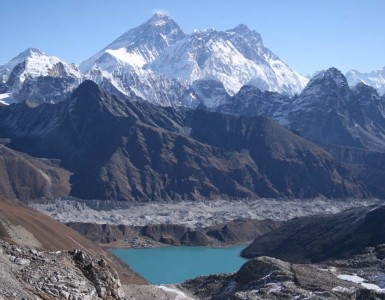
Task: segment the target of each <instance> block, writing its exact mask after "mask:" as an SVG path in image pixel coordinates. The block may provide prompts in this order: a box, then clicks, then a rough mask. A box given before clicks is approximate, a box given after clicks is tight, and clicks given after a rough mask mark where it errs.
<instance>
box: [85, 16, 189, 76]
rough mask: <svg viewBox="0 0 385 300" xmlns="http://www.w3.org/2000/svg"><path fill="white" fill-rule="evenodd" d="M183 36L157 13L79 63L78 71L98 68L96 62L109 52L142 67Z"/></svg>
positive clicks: (165, 17) (174, 24)
mask: <svg viewBox="0 0 385 300" xmlns="http://www.w3.org/2000/svg"><path fill="white" fill-rule="evenodd" d="M185 36H186V34H185V33H184V32H183V31H182V30H181V29H180V27H179V26H178V25H177V24H176V23H175V22H174V21H173V20H172V19H171V18H170V17H168V16H166V15H164V14H159V13H157V14H155V15H154V16H153V17H152V18H151V19H149V20H148V21H147V22H145V23H144V24H142V25H140V26H138V27H135V28H133V29H131V30H129V31H127V32H126V33H124V34H123V35H121V36H120V37H118V38H117V39H116V40H115V41H113V42H112V43H111V44H109V45H108V46H107V47H105V48H104V49H102V50H101V51H100V52H98V53H97V54H95V55H94V56H92V57H90V58H89V59H87V60H86V61H84V62H83V63H81V64H80V70H81V71H82V72H84V73H86V72H89V71H90V69H91V68H93V67H100V66H99V65H98V63H97V60H98V59H99V58H100V57H101V56H103V54H104V53H106V52H108V51H111V50H119V52H117V53H113V54H114V55H116V56H117V57H120V58H123V61H125V62H126V63H128V64H130V65H135V66H139V67H143V66H144V65H145V64H147V63H149V62H151V61H153V60H154V59H155V58H156V57H157V56H158V55H159V53H160V52H162V51H163V50H164V49H165V48H166V47H168V46H169V45H171V44H173V43H175V42H177V41H179V40H180V39H182V38H184V37H185ZM110 53H111V52H110ZM122 56H123V57H122Z"/></svg>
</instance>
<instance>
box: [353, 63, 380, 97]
mask: <svg viewBox="0 0 385 300" xmlns="http://www.w3.org/2000/svg"><path fill="white" fill-rule="evenodd" d="M346 79H347V81H348V83H349V85H351V86H354V85H356V84H358V83H364V84H366V85H369V86H372V87H374V88H375V89H377V91H378V93H379V94H381V95H384V94H385V67H383V68H382V69H380V70H377V71H373V72H370V73H360V72H358V71H356V70H350V71H349V72H347V73H346Z"/></svg>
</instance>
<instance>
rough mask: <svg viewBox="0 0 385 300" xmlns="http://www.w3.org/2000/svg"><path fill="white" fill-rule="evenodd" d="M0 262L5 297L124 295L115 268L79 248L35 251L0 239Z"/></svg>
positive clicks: (0, 292) (113, 296)
mask: <svg viewBox="0 0 385 300" xmlns="http://www.w3.org/2000/svg"><path fill="white" fill-rule="evenodd" d="M0 265H1V271H0V272H1V275H2V277H3V279H2V280H1V283H2V284H1V287H0V297H5V298H6V299H36V298H37V297H38V299H98V298H99V299H123V298H122V296H123V294H122V292H121V289H120V288H121V283H120V280H119V277H118V274H117V273H116V271H115V270H114V269H112V268H110V267H109V266H108V264H107V262H106V261H105V260H104V259H99V260H98V259H95V258H92V257H91V256H89V255H87V254H86V253H84V252H83V251H81V250H74V251H56V252H46V251H37V250H35V249H31V248H24V247H18V246H15V245H11V244H8V243H6V242H3V241H1V240H0ZM4 277H5V278H4Z"/></svg>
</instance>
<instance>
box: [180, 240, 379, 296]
mask: <svg viewBox="0 0 385 300" xmlns="http://www.w3.org/2000/svg"><path fill="white" fill-rule="evenodd" d="M384 247H385V246H384V245H379V246H377V247H376V248H368V249H366V250H365V251H364V252H363V253H362V254H359V255H357V256H354V257H351V258H350V259H348V260H338V261H330V262H328V263H325V264H318V265H316V264H293V263H288V262H285V261H282V260H279V259H276V258H271V257H265V256H262V257H257V258H254V259H252V260H249V261H248V262H247V263H245V264H244V265H243V266H242V267H241V268H240V270H239V271H238V272H236V273H234V274H220V275H210V276H202V277H198V278H195V279H192V280H188V281H186V282H184V283H182V284H181V286H182V287H183V288H185V289H187V290H188V291H189V292H191V293H193V295H195V296H197V297H198V298H199V299H218V300H219V299H255V300H257V299H258V300H260V299H362V300H363V299H373V300H374V299H385V289H384V288H385V285H384V281H383V274H384V267H385V263H384V260H383V259H384V256H383V251H384Z"/></svg>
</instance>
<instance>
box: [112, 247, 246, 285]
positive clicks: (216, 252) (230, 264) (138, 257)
mask: <svg viewBox="0 0 385 300" xmlns="http://www.w3.org/2000/svg"><path fill="white" fill-rule="evenodd" d="M245 247H246V245H238V246H231V247H226V248H208V247H184V246H178V247H161V248H145V249H113V250H112V251H111V252H112V253H113V254H114V255H116V256H117V257H118V258H120V259H121V260H123V261H124V262H126V263H127V264H129V265H130V266H131V268H132V269H133V270H134V271H135V272H137V273H139V274H140V275H142V276H143V277H144V278H145V279H147V280H148V281H149V282H150V283H152V284H171V283H179V282H182V281H185V280H187V279H191V278H194V277H197V276H200V275H209V274H214V273H229V272H234V271H237V270H238V269H239V268H240V267H241V265H243V264H244V263H245V262H246V260H245V259H243V258H241V257H240V256H239V253H240V252H241V250H242V249H243V248H245Z"/></svg>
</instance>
